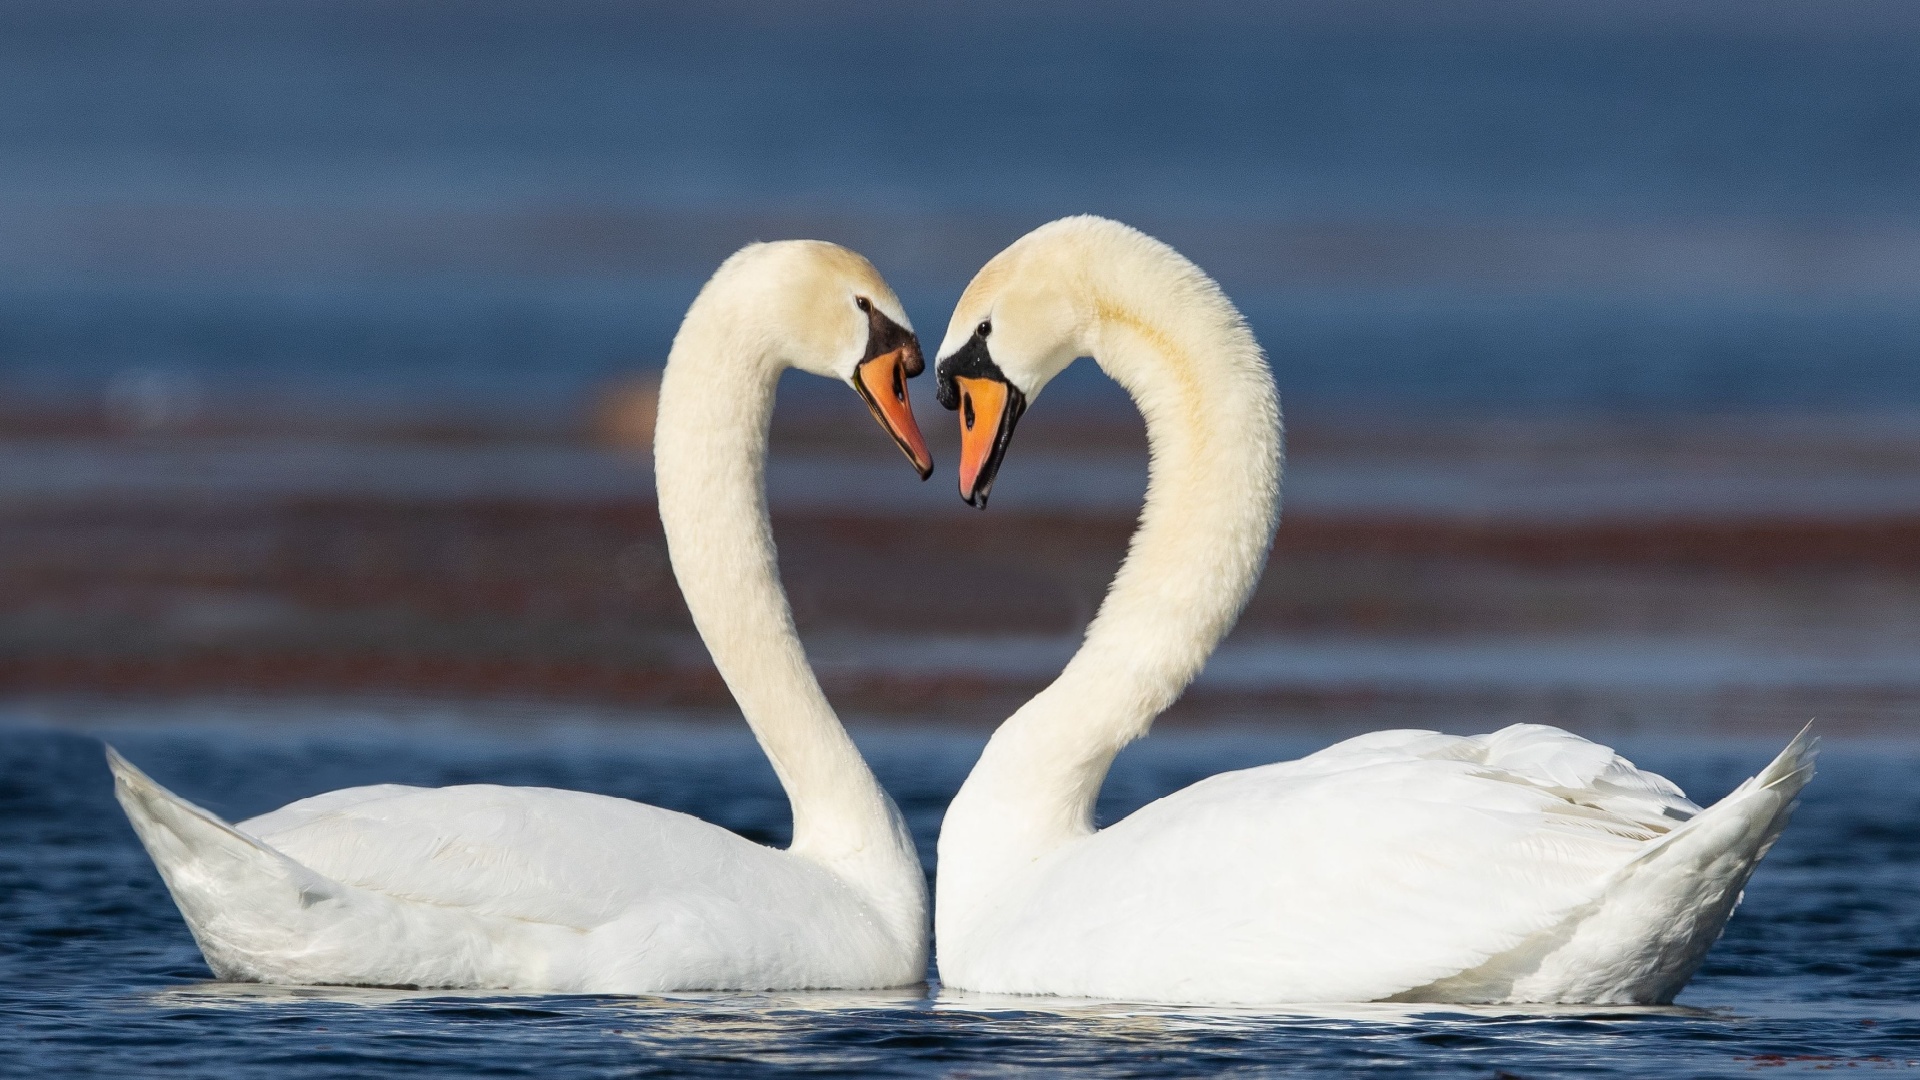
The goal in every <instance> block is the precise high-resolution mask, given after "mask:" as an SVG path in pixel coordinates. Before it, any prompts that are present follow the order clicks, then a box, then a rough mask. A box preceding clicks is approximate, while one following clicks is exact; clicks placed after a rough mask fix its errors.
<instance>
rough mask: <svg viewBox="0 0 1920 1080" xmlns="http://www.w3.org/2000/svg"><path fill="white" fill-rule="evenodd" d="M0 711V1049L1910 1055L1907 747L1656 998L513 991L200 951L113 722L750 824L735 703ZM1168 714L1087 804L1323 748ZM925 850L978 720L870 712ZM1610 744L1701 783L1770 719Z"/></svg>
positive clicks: (228, 783)
mask: <svg viewBox="0 0 1920 1080" xmlns="http://www.w3.org/2000/svg"><path fill="white" fill-rule="evenodd" d="M6 720H7V721H8V722H10V723H12V724H13V725H15V726H12V727H9V728H6V729H4V730H3V731H0V883H3V884H0V1017H4V1020H3V1021H0V1073H5V1074H7V1075H27V1074H29V1073H32V1072H53V1071H56V1070H57V1071H58V1072H60V1073H61V1074H63V1075H151V1074H153V1073H155V1072H158V1071H160V1070H162V1069H164V1070H165V1071H166V1073H167V1074H168V1075H177V1076H219V1077H247V1076H260V1077H273V1078H275V1080H305V1078H311V1077H335V1076H340V1077H346V1076H366V1075H381V1076H401V1075H460V1076H468V1075H487V1076H542V1077H545V1076H727V1077H733V1076H743V1075H794V1074H797V1075H840V1074H847V1073H859V1074H862V1075H875V1076H903V1077H907V1076H911V1077H922V1076H928V1077H931V1076H1001V1075H1017V1076H1050V1075H1061V1074H1066V1073H1073V1074H1090V1075H1102V1076H1129V1077H1132V1076H1143V1077H1145V1076H1169V1077H1171V1076H1189V1075H1194V1074H1196V1073H1209V1074H1210V1073H1232V1074H1235V1075H1307V1074H1322V1075H1324V1074H1335V1073H1337V1074H1343V1075H1365V1076H1419V1077H1475V1078H1483V1080H1484V1078H1486V1077H1490V1076H1500V1075H1506V1076H1518V1077H1536V1078H1537V1077H1545V1076H1562V1075H1566V1076H1619V1077H1645V1076H1654V1075H1658V1076H1746V1075H1750V1074H1751V1073H1753V1072H1754V1070H1756V1069H1763V1068H1765V1069H1777V1070H1778V1071H1779V1072H1780V1073H1782V1074H1786V1075H1797V1074H1800V1073H1803V1072H1808V1073H1810V1072H1820V1071H1825V1070H1829V1069H1833V1068H1860V1069H1867V1068H1879V1069H1890V1070H1901V1069H1914V1068H1920V996H1917V994H1920V944H1917V943H1920V905H1916V904H1915V903H1914V898H1915V896H1916V889H1917V888H1920V791H1916V789H1915V787H1914V785H1913V784H1912V783H1911V777H1912V776H1913V775H1914V774H1915V770H1916V768H1920V746H1916V745H1914V744H1911V743H1883V744H1861V743H1855V744H1844V743H1843V744H1839V745H1835V746H1832V747H1830V748H1829V750H1828V752H1827V754H1826V755H1825V756H1824V757H1823V759H1822V763H1821V775H1820V777H1819V778H1818V779H1817V780H1816V781H1815V782H1814V783H1813V785H1812V786H1811V787H1810V788H1809V789H1808V792H1807V795H1806V799H1805V803H1804V805H1803V806H1802V808H1801V810H1800V811H1799V814H1798V815H1797V816H1796V817H1795V819H1794V821H1793V824H1792V826H1791V827H1790V828H1789V829H1788V831H1787V833H1786V835H1785V837H1784V838H1783V839H1782V840H1781V842H1780V844H1779V845H1778V847H1777V848H1776V849H1775V851H1774V852H1773V853H1772V854H1771V855H1770V856H1769V857H1768V860H1767V862H1766V863H1765V864H1764V865H1763V867H1762V868H1761V870H1760V871H1759V873H1758V874H1757V875H1756V876H1755V878H1754V879H1753V882H1752V884H1751V886H1750V887H1749V889H1748V892H1747V899H1746V903H1745V905H1744V906H1743V907H1742V908H1741V910H1740V912H1739V913H1738V914H1737V915H1736V916H1735V918H1734V920H1733V922H1732V924H1731V925H1730V926H1729V928H1728V931H1727V935H1726V937H1725V938H1724V939H1723V940H1722V941H1721V942H1720V944H1719V945H1718V946H1716V947H1715V949H1714V951H1713V953H1712V955H1711V956H1710V958H1709V960H1708V962H1707V964H1706V967H1705V968H1704V969H1703V970H1702V971H1701V973H1700V975H1699V976H1698V977H1697V978H1696V979H1695V980H1694V982H1693V984H1692V985H1691V986H1690V987H1689V988H1688V989H1687V991H1686V992H1685V993H1684V994H1682V996H1681V998H1680V1002H1679V1005H1678V1006H1677V1007H1675V1008H1671V1009H1539V1008H1534V1009H1462V1008H1432V1007H1411V1006H1391V1007H1389V1006H1341V1007H1324V1008H1289V1009H1276V1010H1235V1009H1226V1010H1222V1009H1179V1008H1162V1007H1140V1006H1130V1005H1125V1004H1115V1003H1090V1002H1043V1001H1035V1000H1027V999H988V998H977V997H970V996H966V995H956V994H952V993H943V992H939V991H937V990H929V989H927V988H913V989H908V990H903V991H897V992H885V993H859V994H849V993H817V994H773V995H766V994H753V995H740V994H683V995H666V996H660V997H647V998H635V999H625V998H610V997H587V998H567V997H512V996H502V995H475V994H454V993H444V992H411V993H409V992H398V991H360V990H338V989H298V988H273V987H258V986H243V985H230V984H220V983H215V982H212V981H210V978H209V975H208V972H207V970H206V968H205V966H204V965H203V964H202V962H201V960H200V957H199V954H198V952H197V951H196V950H195V949H194V947H193V944H192V941H191V940H190V939H189V937H188V935H187V932H186V929H185V927H184V926H183V925H182V923H181V921H180V918H179V916H178V914H177V913H176V912H175V911H174V909H173V906H172V904H171V903H170V902H169V900H168V898H167V896H166V894H165V892H164V890H163V889H162V887H161V885H160V882H159V879H158V878H157V876H156V875H155V874H154V872H153V871H152V869H151V867H150V866H149V864H148V863H147V860H146V857H145V855H144V853H142V852H141V850H140V848H139V847H138V845H137V843H136V842H135V840H134V838H133V835H132V833H131V831H130V830H129V829H128V827H127V825H126V824H125V822H124V820H123V819H122V818H121V816H120V813H119V810H118V808H117V807H116V806H115V805H114V803H113V800H112V796H111V785H110V782H109V780H108V777H107V773H106V770H105V767H104V766H103V765H102V763H101V760H100V747H99V742H98V740H97V739H95V738H93V737H90V736H87V735H82V734H78V733H76V731H77V730H95V731H99V732H102V733H104V734H106V735H107V736H108V737H110V738H111V739H112V740H113V741H114V743H115V744H116V745H118V746H119V747H120V748H121V749H122V750H123V751H125V752H127V753H128V754H129V755H130V756H132V757H133V758H134V760H136V761H138V762H139V763H141V764H142V765H144V766H145V767H147V768H148V769H150V770H151V771H152V773H153V774H154V775H155V776H156V777H157V778H159V779H160V780H161V781H162V782H164V783H167V784H169V785H171V786H174V787H175V788H177V789H178V790H179V791H181V792H182V793H183V794H185V795H187V796H189V797H191V798H194V799H196V800H198V801H200V802H202V803H203V804H205V805H207V806H209V807H211V808H213V809H215V810H217V811H219V812H221V813H223V814H226V815H228V816H230V817H242V816H245V815H248V814H253V813H257V812H260V811H263V810H266V809H269V808H271V807H273V806H276V805H279V804H281V803H283V802H285V801H287V800H290V799H293V798H297V797H301V796H304V795H308V794H312V793H316V792H319V791H323V790H328V789H331V788H334V787H339V786H344V785H349V784H358V783H368V782H374V781H398V782H405V783H416V784H444V783H464V782H473V781H491V782H501V783H517V784H551V785H558V786H564V787H573V788H581V789H586V790H592V791H600V792H605V793H607V794H613V795H619V796H626V797H631V798H637V799H645V800H647V801H650V802H654V803H657V804H660V805H664V806H669V807H673V808H676V809H681V810H685V811H688V812H691V813H696V814H699V815H701V816H702V817H705V818H707V819H709V820H712V821H716V822H719V823H721V824H723V825H726V826H728V827H730V828H734V829H738V830H740V831H742V832H743V833H745V834H747V835H749V836H752V837H755V838H757V839H762V840H765V841H767V842H771V843H780V842H783V841H784V838H785V830H786V820H785V807H784V802H783V800H782V799H781V798H780V796H779V793H778V790H777V788H776V787H775V785H774V782H773V778H772V775H771V773H770V771H769V770H768V768H767V766H766V764H765V762H764V761H763V760H761V759H760V757H759V755H758V754H757V753H756V752H755V751H754V748H753V746H752V744H751V742H750V741H749V740H747V739H746V738H744V737H743V736H741V735H740V734H739V733H738V732H737V731H734V730H732V729H726V728H722V729H718V730H713V729H705V728H697V727H689V726H671V725H662V724H657V723H640V724H635V723H631V722H627V723H614V722H610V721H607V720H605V719H604V718H601V719H596V718H594V717H590V716H583V715H581V714H560V713H554V712H551V711H547V712H540V711H533V710H519V711H516V710H513V709H509V708H507V707H494V708H492V709H490V710H484V711H482V710H477V709H474V708H453V707H448V708H444V709H435V708H430V707H425V706H417V705H416V706H408V707H406V708H401V707H399V706H389V707H381V706H364V707H346V706H337V705H328V704H324V703H316V704H306V705H285V704H281V705H263V704H259V703H255V704H245V703H240V704H225V705H208V706H204V707H193V708H184V707H165V708H161V707H153V708H135V707H130V706H129V707H113V708H92V709H80V708H75V707H54V706H43V707H27V706H20V705H16V706H13V707H10V708H9V709H8V711H7V714H6ZM1321 741H1322V740H1319V739H1315V738H1309V737H1303V736H1299V735H1292V736H1281V735H1270V734H1261V733H1250V732H1240V733H1192V732H1189V733H1168V734H1163V735H1158V736H1155V737H1154V738H1153V739H1152V740H1150V741H1149V742H1148V743H1146V744H1144V745H1143V746H1140V747H1136V748H1135V749H1133V750H1130V751H1129V752H1128V753H1127V754H1126V755H1123V757H1122V758H1121V760H1120V762H1119V765H1118V766H1117V768H1116V770H1115V773H1114V776H1113V778H1112V780H1111V781H1110V782H1109V784H1108V788H1107V793H1106V797H1105V799H1104V800H1103V803H1102V807H1101V815H1102V817H1103V819H1107V820H1111V819H1112V818H1113V817H1115V816H1118V815H1120V814H1123V813H1125V812H1126V811H1128V810H1129V809H1131V808H1132V807H1134V806H1137V805H1139V804H1140V803H1142V802H1144V801H1146V800H1147V799H1149V798H1152V797H1154V796H1155V795H1158V794H1160V793H1162V792H1165V791H1169V790H1173V789H1175V788H1177V787H1180V786H1182V785H1184V784H1187V783H1190V782H1192V781H1193V780H1194V779H1196V778H1198V777H1200V776H1203V775H1206V774H1209V773H1211V772H1214V771H1217V770H1220V769H1224V768H1233V767H1239V766H1244V765H1249V764H1255V763H1258V762H1261V761H1267V760H1273V759H1275V758H1278V757H1283V756H1291V755H1294V754H1298V753H1301V752H1304V751H1306V750H1310V749H1312V748H1313V747H1314V746H1315V745H1318V744H1319V742H1321ZM863 743H864V746H865V748H866V750H867V752H868V754H869V756H870V758H871V759H872V761H873V763H874V766H875V768H876V770H877V771H878V772H879V774H880V776H881V779H882V781H883V782H884V783H885V784H886V785H887V786H888V788H889V789H890V790H891V791H892V792H893V793H894V794H895V795H896V797H897V798H898V799H899V801H900V803H901V806H902V808H903V810H904V811H905V813H906V814H907V816H908V818H909V819H910V821H911V823H912V825H913V828H914V830H915V833H916V835H917V836H918V837H919V841H920V845H921V850H922V852H923V853H924V854H928V855H930V854H931V852H932V849H933V836H934V831H935V829H936V828H937V823H938V819H939V815H940V812H941V808H942V806H943V805H944V803H945V800H946V798H947V797H948V795H949V793H950V792H951V791H952V790H953V788H954V787H955V785H956V784H957V783H958V782H959V779H960V778H961V776H962V774H963V772H964V770H965V769H966V768H967V766H968V765H969V763H970V761H971V758H972V755H973V753H974V752H975V751H976V750H977V748H978V745H979V740H978V738H977V737H974V736H970V735H957V734H925V733H916V732H912V731H901V730H893V731H888V732H874V733H869V734H868V735H867V736H866V737H865V738H864V740H863ZM1623 749H1625V750H1627V751H1628V752H1630V753H1631V754H1632V755H1633V756H1634V757H1636V759H1637V760H1639V761H1640V762H1641V763H1642V764H1644V765H1647V766H1649V767H1652V768H1657V769H1660V770H1661V771H1664V772H1666V773H1667V774H1668V775H1669V776H1671V777H1672V778H1674V779H1675V780H1677V781H1678V782H1680V783H1681V784H1682V785H1683V786H1684V787H1686V788H1687V790H1688V791H1689V792H1690V793H1692V794H1693V795H1694V796H1696V797H1697V798H1702V799H1712V798H1717V797H1718V796H1719V795H1721V794H1723V793H1724V792H1726V791H1727V790H1729V789H1730V788H1731V787H1732V786H1733V785H1734V784H1735V783H1737V782H1738V781H1739V780H1740V779H1741V778H1742V777H1743V776H1745V775H1746V774H1748V773H1750V772H1751V771H1753V770H1754V769H1756V768H1758V767H1759V766H1760V765H1761V764H1763V763H1764V761H1765V760H1766V758H1767V757H1768V756H1769V755H1770V754H1771V753H1772V752H1773V750H1774V749H1777V748H1776V747H1773V746H1770V745H1763V744H1760V743H1749V742H1673V741H1666V742H1662V741H1644V740H1643V741H1642V742H1641V743H1636V744H1629V745H1627V746H1625V747H1623Z"/></svg>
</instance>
